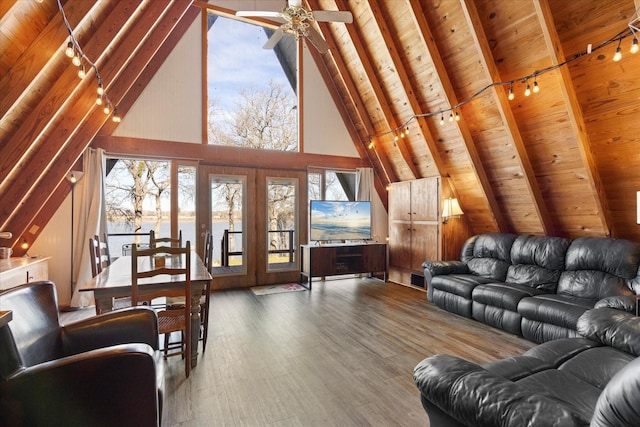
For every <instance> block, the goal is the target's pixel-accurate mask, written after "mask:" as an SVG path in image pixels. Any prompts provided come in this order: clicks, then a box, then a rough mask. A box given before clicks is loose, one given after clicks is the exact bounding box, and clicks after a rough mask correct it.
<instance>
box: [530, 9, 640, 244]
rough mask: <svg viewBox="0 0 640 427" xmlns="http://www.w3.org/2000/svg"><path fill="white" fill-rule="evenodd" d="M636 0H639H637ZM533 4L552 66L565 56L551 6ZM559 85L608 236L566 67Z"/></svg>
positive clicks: (605, 208) (607, 215)
mask: <svg viewBox="0 0 640 427" xmlns="http://www.w3.org/2000/svg"><path fill="white" fill-rule="evenodd" d="M637 1H638V2H640V0H637ZM533 4H534V6H535V8H536V14H537V15H538V20H539V21H540V26H541V27H542V34H543V35H544V40H545V42H546V44H547V51H548V52H549V56H550V57H551V59H552V61H553V65H558V64H560V63H563V62H564V61H565V60H566V58H565V55H564V51H563V49H562V43H560V38H559V37H558V33H557V32H556V27H555V24H554V21H553V16H552V14H551V8H550V7H549V3H548V1H547V0H534V1H533ZM559 72H560V80H561V82H560V83H561V84H560V87H561V89H562V97H563V98H564V101H565V104H566V105H567V113H568V115H569V120H570V122H571V127H572V129H573V132H574V133H575V135H576V139H577V143H578V149H579V151H580V156H581V157H582V162H583V163H584V164H585V170H586V172H587V174H588V180H589V185H590V186H591V191H592V192H593V194H594V199H595V203H596V206H597V208H598V212H597V214H598V217H599V218H600V221H601V222H602V229H603V230H604V231H605V234H606V235H607V236H611V233H612V231H613V230H611V226H612V225H613V224H614V221H613V218H612V217H611V210H610V209H609V205H608V203H607V198H606V196H605V194H604V187H603V185H602V181H601V179H600V175H599V174H598V168H597V167H596V162H595V159H594V158H593V154H592V152H591V148H590V146H591V143H590V141H589V135H588V134H587V127H586V124H585V121H584V116H583V115H582V108H581V107H580V102H579V101H578V97H577V95H576V91H575V88H574V86H573V80H572V78H571V73H570V71H569V68H568V67H560V68H559Z"/></svg>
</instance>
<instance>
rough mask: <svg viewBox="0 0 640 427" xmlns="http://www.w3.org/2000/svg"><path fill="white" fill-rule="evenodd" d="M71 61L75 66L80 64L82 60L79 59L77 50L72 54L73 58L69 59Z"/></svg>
mask: <svg viewBox="0 0 640 427" xmlns="http://www.w3.org/2000/svg"><path fill="white" fill-rule="evenodd" d="M71 63H72V64H73V65H75V66H76V67H79V66H80V64H82V61H81V60H80V55H78V52H76V53H74V54H73V58H72V59H71Z"/></svg>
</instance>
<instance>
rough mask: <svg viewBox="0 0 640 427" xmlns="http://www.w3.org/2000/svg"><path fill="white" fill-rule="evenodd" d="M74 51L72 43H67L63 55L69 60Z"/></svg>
mask: <svg viewBox="0 0 640 427" xmlns="http://www.w3.org/2000/svg"><path fill="white" fill-rule="evenodd" d="M74 53H75V52H74V49H73V42H72V41H70V42H69V43H67V48H66V49H65V50H64V54H65V55H67V56H68V57H69V58H73V54H74Z"/></svg>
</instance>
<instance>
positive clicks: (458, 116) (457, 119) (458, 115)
mask: <svg viewBox="0 0 640 427" xmlns="http://www.w3.org/2000/svg"><path fill="white" fill-rule="evenodd" d="M459 121H460V114H458V112H457V111H456V122H459Z"/></svg>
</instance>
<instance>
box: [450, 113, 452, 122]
mask: <svg viewBox="0 0 640 427" xmlns="http://www.w3.org/2000/svg"><path fill="white" fill-rule="evenodd" d="M449 121H450V122H452V121H453V113H451V114H449Z"/></svg>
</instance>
